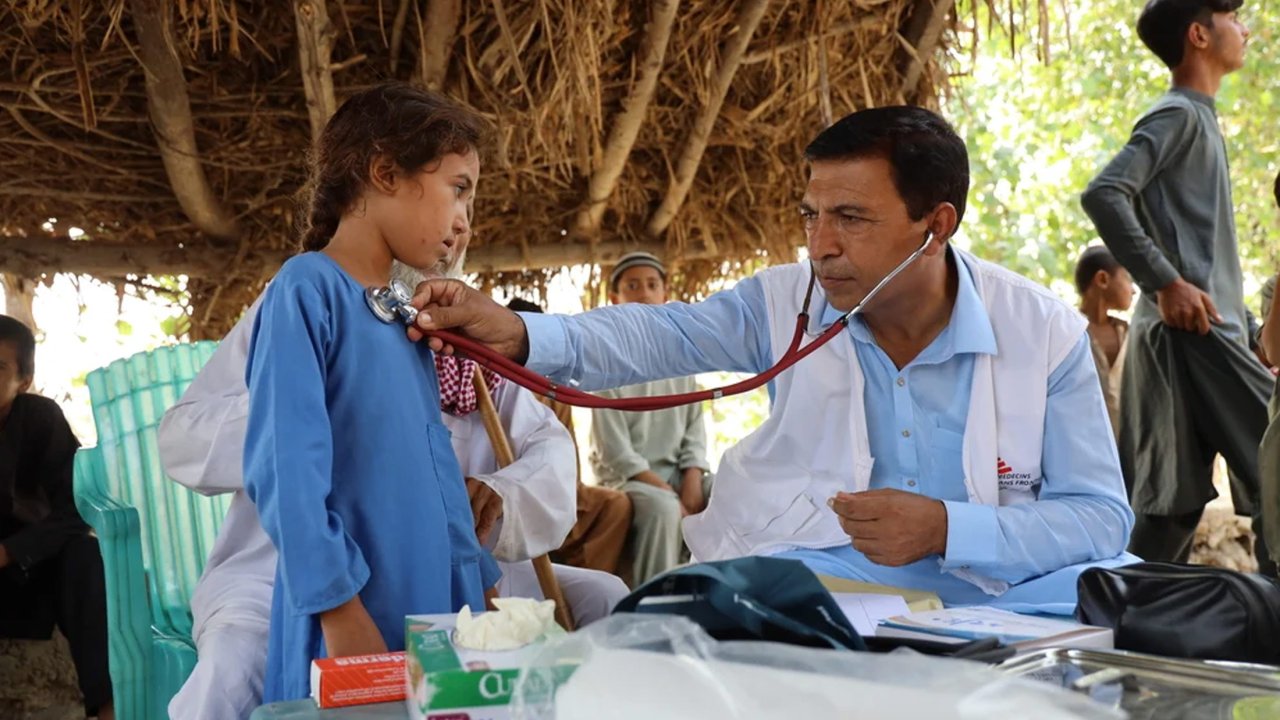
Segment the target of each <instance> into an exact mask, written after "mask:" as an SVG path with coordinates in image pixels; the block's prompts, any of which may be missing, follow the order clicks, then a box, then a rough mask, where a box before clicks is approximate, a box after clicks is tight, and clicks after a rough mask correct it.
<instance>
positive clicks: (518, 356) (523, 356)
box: [511, 313, 530, 365]
mask: <svg viewBox="0 0 1280 720" xmlns="http://www.w3.org/2000/svg"><path fill="white" fill-rule="evenodd" d="M511 315H512V316H513V317H515V319H516V323H517V324H518V325H519V328H518V330H517V331H516V332H517V337H519V338H520V340H519V342H518V343H517V345H516V353H515V357H513V358H512V360H515V361H516V362H517V363H520V364H521V365H525V364H527V363H528V362H529V349H530V348H529V327H528V326H527V325H525V324H524V319H523V318H521V317H520V315H519V314H518V313H511Z"/></svg>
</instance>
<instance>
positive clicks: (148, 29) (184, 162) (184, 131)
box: [130, 0, 240, 239]
mask: <svg viewBox="0 0 1280 720" xmlns="http://www.w3.org/2000/svg"><path fill="white" fill-rule="evenodd" d="M130 7H131V10H132V14H133V24H134V31H135V32H136V33H137V35H138V57H139V59H140V60H141V61H142V68H143V71H144V74H145V75H146V87H147V110H148V112H149V114H150V116H151V125H152V129H153V130H154V131H155V136H156V145H157V146H158V147H159V150H160V159H161V160H162V161H163V162H164V169H165V174H166V175H167V176H168V178H169V184H170V186H172V188H173V194H174V196H175V197H177V199H178V204H179V205H181V206H182V211H183V212H184V213H186V215H187V217H188V218H190V220H191V222H192V223H194V224H195V226H196V228H198V229H199V230H200V231H201V232H203V233H205V234H208V235H211V236H213V237H216V238H222V239H233V238H235V237H236V236H237V235H239V232H240V231H239V228H238V227H237V225H236V221H235V218H234V217H233V216H232V214H231V213H230V212H229V211H228V210H227V208H226V207H225V206H224V205H223V204H222V201H221V200H219V199H218V196H217V195H215V194H214V192H213V187H212V186H211V185H210V184H209V178H208V177H206V176H205V173H204V167H203V166H202V165H201V164H200V149H199V148H198V147H197V146H196V131H195V121H194V120H193V119H192V117H191V100H190V98H189V97H188V95H187V80H186V77H185V76H184V75H183V73H182V61H181V59H179V57H178V50H177V43H176V41H175V40H174V36H173V27H172V24H171V16H172V13H173V5H172V3H170V2H168V0H131V3H130Z"/></svg>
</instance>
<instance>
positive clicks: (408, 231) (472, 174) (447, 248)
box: [371, 152, 480, 271]
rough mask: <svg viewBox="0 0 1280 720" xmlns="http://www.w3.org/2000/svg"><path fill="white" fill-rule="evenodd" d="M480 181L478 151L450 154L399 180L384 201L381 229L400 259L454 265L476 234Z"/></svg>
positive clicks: (436, 265)
mask: <svg viewBox="0 0 1280 720" xmlns="http://www.w3.org/2000/svg"><path fill="white" fill-rule="evenodd" d="M479 179H480V158H479V157H478V156H477V155H476V154H475V153H474V152H467V153H466V154H465V155H459V154H456V153H454V154H449V155H445V156H444V157H443V158H441V159H440V161H439V162H438V163H432V164H430V165H428V166H427V167H426V168H424V169H423V170H419V171H418V172H416V173H414V174H413V175H411V176H409V177H408V178H407V182H400V183H396V186H395V190H394V192H393V193H391V194H390V195H389V196H384V197H382V198H380V200H379V203H378V204H379V207H378V208H377V210H376V213H371V215H372V216H373V217H376V218H378V228H379V231H380V232H381V234H382V237H383V238H384V239H385V240H386V242H387V247H388V249H390V250H391V255H392V257H394V258H395V259H396V260H399V261H400V262H402V263H404V264H406V265H408V266H410V267H414V268H421V269H424V270H428V271H429V270H432V269H435V268H443V267H444V266H446V265H448V264H450V263H452V262H453V261H454V259H455V258H456V257H457V256H458V254H459V253H460V252H462V250H463V248H464V247H465V243H466V240H467V237H468V235H469V234H470V232H471V222H470V219H471V206H472V198H474V196H475V191H476V183H477V182H478V181H479Z"/></svg>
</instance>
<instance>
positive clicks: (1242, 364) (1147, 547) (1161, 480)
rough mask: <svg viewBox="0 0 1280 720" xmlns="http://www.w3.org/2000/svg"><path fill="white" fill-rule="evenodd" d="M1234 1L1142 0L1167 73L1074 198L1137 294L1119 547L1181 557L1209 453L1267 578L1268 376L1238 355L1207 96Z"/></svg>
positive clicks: (1143, 30)
mask: <svg viewBox="0 0 1280 720" xmlns="http://www.w3.org/2000/svg"><path fill="white" fill-rule="evenodd" d="M1240 5H1241V0H1149V2H1148V3H1147V5H1146V7H1145V8H1143V10H1142V14H1141V16H1139V18H1138V35H1139V37H1141V38H1142V41H1143V42H1144V43H1145V44H1146V45H1147V47H1148V48H1150V49H1151V51H1152V52H1154V53H1155V54H1156V55H1157V56H1158V57H1159V58H1160V60H1161V61H1163V62H1164V64H1165V65H1167V66H1168V67H1169V69H1170V70H1171V72H1172V77H1173V88H1172V89H1170V90H1169V91H1168V92H1166V93H1165V94H1164V95H1163V96H1161V97H1160V98H1159V99H1158V100H1157V101H1156V103H1155V104H1154V105H1153V106H1152V107H1151V109H1150V110H1148V111H1147V113H1146V114H1145V115H1143V116H1142V117H1141V118H1140V119H1139V120H1138V123H1137V125H1136V126H1135V127H1134V130H1133V135H1132V136H1131V137H1130V139H1129V143H1128V144H1127V145H1125V147H1124V149H1123V150H1121V151H1120V153H1119V154H1118V155H1116V157H1115V158H1114V159H1113V160H1112V161H1111V163H1110V164H1108V165H1107V167H1106V168H1105V169H1104V170H1103V171H1102V172H1101V173H1100V174H1099V175H1098V176H1097V177H1096V178H1094V180H1093V182H1092V183H1090V184H1089V188H1088V189H1087V190H1086V191H1085V193H1084V196H1083V198H1082V203H1083V205H1084V209H1085V211H1086V212H1087V213H1088V214H1089V217H1090V218H1092V220H1093V223H1094V225H1096V226H1097V229H1098V234H1099V235H1100V236H1101V237H1102V240H1103V241H1104V242H1105V243H1106V244H1107V247H1108V248H1110V249H1111V252H1112V253H1113V254H1114V255H1115V256H1116V259H1117V260H1119V261H1120V263H1121V264H1123V265H1124V266H1125V268H1126V269H1127V270H1128V271H1129V273H1130V274H1131V275H1132V276H1133V278H1134V279H1135V280H1136V281H1137V282H1138V285H1139V287H1141V288H1142V290H1143V293H1142V299H1141V300H1140V301H1139V303H1138V308H1137V310H1136V311H1135V312H1134V315H1133V323H1132V327H1131V329H1130V336H1129V337H1130V340H1129V342H1130V347H1129V351H1128V357H1127V358H1126V364H1125V370H1124V374H1125V387H1124V391H1123V396H1122V400H1121V413H1122V419H1121V423H1120V426H1121V433H1120V458H1121V463H1122V467H1123V469H1124V475H1125V480H1126V484H1127V485H1128V487H1129V491H1130V500H1131V502H1132V504H1133V508H1134V510H1135V513H1136V515H1137V520H1136V524H1135V526H1134V531H1133V538H1132V541H1131V543H1130V545H1129V549H1130V551H1132V552H1134V553H1136V554H1137V555H1139V556H1141V557H1143V558H1146V559H1148V560H1174V561H1180V562H1185V561H1186V559H1187V557H1188V556H1189V555H1190V552H1191V543H1192V540H1193V538H1194V536H1195V529H1196V525H1197V524H1198V523H1199V521H1200V515H1201V513H1202V512H1203V511H1204V506H1205V504H1206V503H1208V502H1209V501H1210V500H1212V499H1213V498H1214V497H1215V496H1216V495H1217V493H1216V491H1215V490H1214V488H1213V461H1214V457H1215V456H1216V455H1222V456H1223V457H1224V458H1225V459H1226V461H1227V465H1228V466H1229V467H1230V468H1231V471H1232V472H1231V474H1232V497H1233V499H1234V500H1235V507H1236V511H1237V512H1239V513H1241V514H1252V515H1253V526H1254V533H1255V535H1256V536H1257V539H1258V541H1257V543H1256V546H1255V553H1256V555H1257V556H1258V560H1259V563H1260V566H1261V569H1262V570H1263V572H1265V573H1267V574H1270V575H1274V574H1275V566H1274V565H1273V564H1271V563H1270V561H1269V560H1268V558H1267V552H1266V548H1265V542H1264V541H1263V538H1264V535H1263V532H1262V527H1263V517H1262V513H1261V507H1260V505H1259V502H1258V487H1259V475H1258V443H1259V441H1261V439H1262V434H1263V431H1264V430H1265V429H1266V426H1267V407H1266V405H1267V396H1268V394H1269V393H1270V390H1271V387H1272V385H1273V384H1274V381H1273V380H1272V378H1271V376H1270V375H1269V373H1268V372H1267V370H1266V369H1265V368H1264V367H1263V366H1262V364H1261V363H1259V361H1258V358H1257V356H1256V355H1255V354H1254V353H1253V352H1252V351H1251V349H1250V348H1251V345H1252V343H1253V338H1254V334H1255V333H1254V330H1255V322H1254V319H1253V315H1252V314H1251V313H1249V312H1248V311H1247V310H1246V309H1245V306H1244V287H1243V282H1242V279H1241V271H1240V260H1239V253H1238V249H1237V246H1236V229H1235V219H1234V216H1233V212H1234V209H1233V206H1232V201H1231V179H1230V174H1229V168H1228V164H1227V155H1226V146H1225V144H1224V142H1223V138H1222V132H1221V130H1220V129H1219V127H1218V117H1217V112H1216V106H1215V103H1214V96H1215V95H1217V93H1218V88H1219V86H1220V85H1221V84H1222V79H1223V78H1224V77H1225V76H1226V75H1228V74H1229V73H1232V72H1234V71H1236V70H1238V69H1240V67H1241V66H1243V65H1244V54H1245V45H1246V44H1247V43H1248V40H1249V30H1248V29H1247V28H1246V27H1245V26H1244V24H1243V23H1241V22H1240V20H1239V19H1238V18H1237V17H1236V10H1237V9H1238V8H1239V7H1240ZM1276 520H1277V518H1268V519H1267V522H1275V521H1276Z"/></svg>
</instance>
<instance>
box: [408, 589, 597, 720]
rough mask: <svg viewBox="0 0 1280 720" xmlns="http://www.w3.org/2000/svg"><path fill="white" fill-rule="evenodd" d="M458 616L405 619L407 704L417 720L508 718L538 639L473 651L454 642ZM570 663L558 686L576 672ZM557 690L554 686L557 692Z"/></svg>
mask: <svg viewBox="0 0 1280 720" xmlns="http://www.w3.org/2000/svg"><path fill="white" fill-rule="evenodd" d="M456 622H457V616H456V615H454V614H453V613H448V614H443V615H409V616H408V617H406V618H405V621H404V623H405V702H406V704H407V705H408V708H409V717H410V718H412V719H413V720H507V719H508V718H509V717H510V714H509V712H508V705H509V703H510V702H511V693H512V691H513V690H514V689H515V685H516V679H517V678H518V677H519V675H520V666H521V665H522V664H523V663H524V662H525V661H526V660H528V659H529V658H531V657H532V656H533V655H534V654H535V653H536V652H537V651H538V648H539V645H540V643H539V642H535V643H531V644H529V645H526V646H524V647H521V648H516V649H514V650H494V651H485V650H471V649H469V648H461V647H457V646H455V645H454V643H453V630H454V626H455V624H456ZM573 670H574V667H572V666H565V667H564V668H562V669H557V671H556V672H555V673H554V678H555V682H554V685H555V686H558V685H560V684H561V683H563V682H564V681H565V680H567V679H568V677H569V675H571V674H573ZM553 690H554V688H548V691H549V692H550V691H553Z"/></svg>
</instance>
